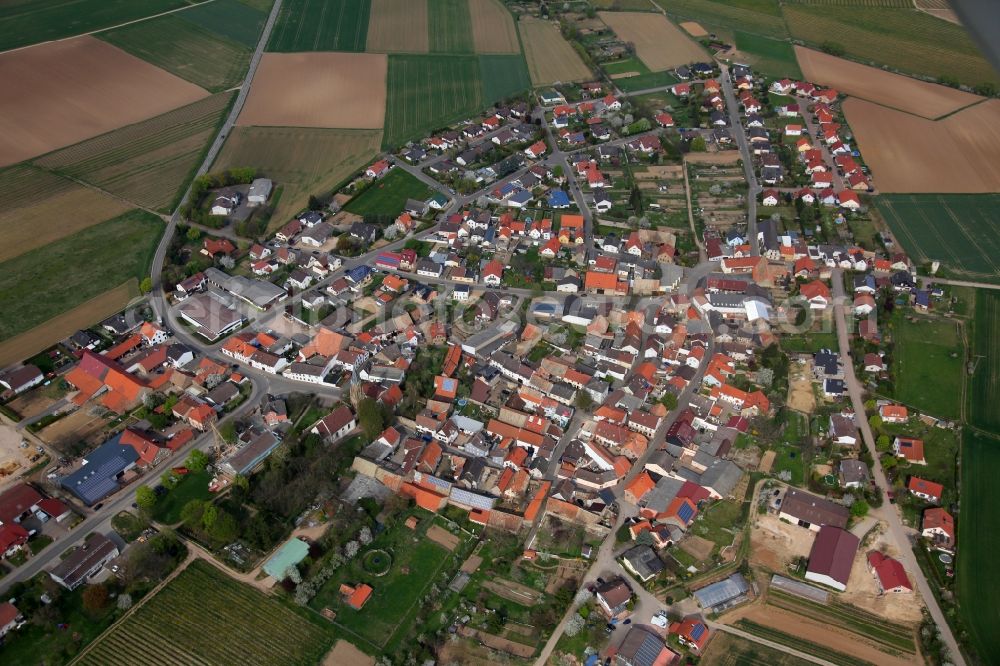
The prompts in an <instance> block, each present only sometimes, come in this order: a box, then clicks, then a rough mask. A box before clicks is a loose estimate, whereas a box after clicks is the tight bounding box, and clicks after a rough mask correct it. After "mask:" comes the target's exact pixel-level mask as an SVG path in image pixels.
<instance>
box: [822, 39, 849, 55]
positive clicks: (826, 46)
mask: <svg viewBox="0 0 1000 666" xmlns="http://www.w3.org/2000/svg"><path fill="white" fill-rule="evenodd" d="M819 48H820V49H821V50H822V51H823V53H829V54H830V55H832V56H838V57H839V56H842V55H844V47H843V46H842V45H840V44H838V43H837V42H823V43H822V44H820V46H819Z"/></svg>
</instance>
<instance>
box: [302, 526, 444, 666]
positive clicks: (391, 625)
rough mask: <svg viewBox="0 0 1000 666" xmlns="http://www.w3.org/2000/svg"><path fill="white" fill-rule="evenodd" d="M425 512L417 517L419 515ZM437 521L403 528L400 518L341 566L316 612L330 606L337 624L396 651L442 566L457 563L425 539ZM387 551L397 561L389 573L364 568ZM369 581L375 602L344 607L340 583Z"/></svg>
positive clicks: (321, 595)
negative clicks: (368, 558) (371, 555)
mask: <svg viewBox="0 0 1000 666" xmlns="http://www.w3.org/2000/svg"><path fill="white" fill-rule="evenodd" d="M422 515H423V516H425V515H426V514H418V516H422ZM432 522H433V521H430V520H424V521H423V522H422V524H421V525H420V526H419V527H418V529H417V530H416V531H412V530H410V529H408V528H407V527H405V526H404V525H403V518H402V517H400V519H399V520H398V522H397V524H396V525H395V527H393V528H392V529H390V530H387V531H385V532H383V533H382V534H380V535H379V536H378V538H376V539H375V541H373V542H372V543H371V545H370V546H367V547H363V548H362V550H361V554H360V555H358V557H356V558H355V559H354V560H352V561H351V562H350V563H349V564H347V565H345V566H343V567H341V568H340V569H338V570H337V572H336V574H334V576H333V578H331V579H330V580H329V581H328V582H327V583H326V585H324V586H323V587H322V588H321V589H320V591H319V593H318V594H317V595H316V597H315V598H314V599H313V600H312V602H311V603H310V606H311V607H312V608H314V609H315V610H322V609H323V608H331V609H332V610H334V611H335V612H336V613H337V619H336V621H335V623H336V624H337V625H339V626H341V627H343V628H345V629H347V630H349V631H350V632H353V633H355V634H358V635H360V636H362V637H364V638H365V639H367V640H368V641H369V642H371V643H372V644H374V645H377V646H379V647H380V648H382V649H384V650H385V651H386V652H387V653H392V650H393V648H394V647H395V646H396V644H397V643H398V641H399V640H400V639H401V638H402V637H403V636H405V633H406V629H408V628H409V625H410V624H411V623H412V621H413V612H414V611H419V610H420V603H419V601H420V599H421V597H422V596H423V595H424V590H425V589H426V588H427V586H428V585H430V584H431V582H432V581H434V580H436V579H437V576H438V572H439V571H441V570H442V568H448V569H450V568H451V565H452V564H455V567H456V568H457V563H455V562H454V561H453V560H454V558H453V557H451V556H450V554H449V553H448V551H446V550H445V549H444V548H442V547H441V546H438V545H437V544H435V543H434V542H432V541H430V540H429V539H427V538H426V537H424V536H423V533H424V532H425V531H426V528H427V527H429V526H430V525H431V523H432ZM375 549H383V550H386V551H388V552H389V554H390V556H391V557H392V565H391V566H390V568H389V572H388V573H387V574H385V575H383V576H376V575H375V574H373V573H370V572H368V571H366V570H365V568H364V566H363V564H362V563H363V561H364V554H365V553H366V552H368V551H371V550H375ZM342 583H347V584H350V585H356V584H358V583H367V584H369V585H371V586H372V588H373V590H374V591H373V592H372V596H371V598H370V599H369V600H368V602H367V603H366V604H365V606H364V607H363V608H362V609H361V610H360V611H356V610H354V609H352V608H350V607H349V606H347V605H345V604H344V603H343V601H342V597H341V594H340V585H341V584H342Z"/></svg>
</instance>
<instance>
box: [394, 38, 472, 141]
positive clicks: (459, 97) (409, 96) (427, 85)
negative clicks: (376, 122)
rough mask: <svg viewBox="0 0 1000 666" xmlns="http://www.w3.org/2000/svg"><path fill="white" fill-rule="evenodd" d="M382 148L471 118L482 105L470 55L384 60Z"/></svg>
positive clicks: (402, 56)
mask: <svg viewBox="0 0 1000 666" xmlns="http://www.w3.org/2000/svg"><path fill="white" fill-rule="evenodd" d="M386 79H387V81H386V86H387V94H386V110H385V135H384V136H383V138H382V145H383V146H388V147H392V146H399V145H401V144H403V143H405V142H406V141H409V140H411V139H416V138H419V137H422V136H425V135H426V134H428V133H429V132H431V131H433V130H435V129H437V128H439V127H442V126H444V125H447V124H448V123H451V122H454V121H456V120H460V119H462V118H464V117H466V116H472V115H474V114H476V113H477V112H478V111H479V110H480V107H481V106H482V97H481V90H480V88H481V83H480V80H479V60H478V58H476V57H474V56H444V55H439V56H434V55H431V56H427V55H395V54H394V55H390V56H389V74H388V76H387V77H386Z"/></svg>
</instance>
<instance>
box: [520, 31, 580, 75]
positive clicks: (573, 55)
mask: <svg viewBox="0 0 1000 666" xmlns="http://www.w3.org/2000/svg"><path fill="white" fill-rule="evenodd" d="M517 29H518V31H519V32H520V34H521V42H522V43H523V44H524V55H525V58H526V59H527V61H528V71H529V72H530V73H531V82H532V83H533V84H535V85H536V86H545V85H549V84H552V83H555V82H556V81H582V80H583V79H586V78H589V77H590V75H591V72H590V69H589V68H588V67H587V65H585V64H584V62H583V60H581V59H580V56H579V54H577V52H576V51H574V50H573V47H572V46H571V45H570V43H569V42H567V41H566V40H565V38H563V36H562V33H561V32H559V25H558V24H557V23H555V22H554V21H541V20H538V19H531V18H527V17H524V18H522V19H521V20H520V21H518V23H517Z"/></svg>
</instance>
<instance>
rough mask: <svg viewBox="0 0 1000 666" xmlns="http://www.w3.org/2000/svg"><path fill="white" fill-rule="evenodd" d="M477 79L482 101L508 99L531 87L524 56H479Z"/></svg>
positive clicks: (485, 102) (487, 102)
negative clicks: (481, 86)
mask: <svg viewBox="0 0 1000 666" xmlns="http://www.w3.org/2000/svg"><path fill="white" fill-rule="evenodd" d="M479 79H480V81H482V85H483V103H484V104H490V103H492V102H498V101H500V100H503V99H508V98H510V97H512V96H514V95H516V94H518V93H521V92H524V91H525V90H528V89H529V88H531V77H530V76H529V75H528V65H527V63H525V62H524V56H522V55H520V54H518V55H481V56H479Z"/></svg>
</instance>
